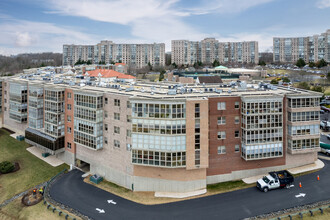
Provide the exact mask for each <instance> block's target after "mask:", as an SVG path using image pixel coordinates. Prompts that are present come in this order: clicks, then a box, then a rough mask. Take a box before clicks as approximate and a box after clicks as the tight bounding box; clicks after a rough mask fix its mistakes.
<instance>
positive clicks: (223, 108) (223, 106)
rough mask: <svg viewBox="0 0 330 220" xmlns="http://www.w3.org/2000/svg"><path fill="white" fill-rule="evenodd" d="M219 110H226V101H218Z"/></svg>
mask: <svg viewBox="0 0 330 220" xmlns="http://www.w3.org/2000/svg"><path fill="white" fill-rule="evenodd" d="M218 110H226V103H225V102H218Z"/></svg>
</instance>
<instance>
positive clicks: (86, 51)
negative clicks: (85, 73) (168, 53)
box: [63, 41, 165, 68]
mask: <svg viewBox="0 0 330 220" xmlns="http://www.w3.org/2000/svg"><path fill="white" fill-rule="evenodd" d="M79 59H80V60H83V61H90V62H91V63H95V64H98V63H100V62H102V63H106V64H109V63H112V62H115V63H125V64H128V65H129V66H132V67H136V68H141V67H144V66H147V65H148V63H149V62H150V64H151V65H155V66H164V65H165V44H164V43H160V44H157V43H154V44H116V43H114V42H112V41H101V42H100V43H98V44H97V45H63V65H74V64H75V63H76V62H77V61H78V60H79Z"/></svg>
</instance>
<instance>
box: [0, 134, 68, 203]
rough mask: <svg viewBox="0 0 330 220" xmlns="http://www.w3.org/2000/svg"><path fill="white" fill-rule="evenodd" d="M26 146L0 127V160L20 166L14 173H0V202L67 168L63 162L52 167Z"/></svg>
mask: <svg viewBox="0 0 330 220" xmlns="http://www.w3.org/2000/svg"><path fill="white" fill-rule="evenodd" d="M27 147H29V145H28V144H27V143H25V142H24V141H17V140H16V139H14V138H12V137H10V136H9V132H8V131H6V130H4V129H0V161H4V160H8V161H11V162H18V163H19V165H20V167H21V169H20V170H19V171H17V172H15V173H10V174H5V175H0V203H1V202H3V201H4V200H6V199H9V198H11V197H12V196H14V195H15V194H17V193H20V192H23V191H25V190H27V189H30V188H32V187H33V186H36V185H38V184H40V183H42V182H45V181H47V180H49V179H50V178H51V177H52V176H55V175H56V174H57V173H59V172H60V171H62V170H63V169H64V168H68V166H67V165H65V164H63V165H61V166H58V167H52V166H51V165H49V164H47V163H46V162H44V161H42V160H40V159H39V158H37V157H35V156H34V155H32V154H31V153H30V152H28V151H27V150H26V148H27Z"/></svg>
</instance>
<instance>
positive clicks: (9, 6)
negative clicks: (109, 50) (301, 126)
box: [0, 0, 330, 55]
mask: <svg viewBox="0 0 330 220" xmlns="http://www.w3.org/2000/svg"><path fill="white" fill-rule="evenodd" d="M327 29H330V0H1V1H0V54H4V55H11V54H17V53H23V52H47V51H51V52H62V45H63V44H96V43H98V42H99V41H101V40H112V41H114V42H116V43H125V42H127V43H153V42H164V43H165V44H166V50H167V51H170V48H171V40H174V39H187V40H201V39H203V38H205V37H215V38H217V39H219V40H220V41H248V40H256V41H259V51H266V50H269V49H271V47H272V38H273V37H274V36H291V37H294V36H309V35H314V34H320V33H324V32H325V31H326V30H327Z"/></svg>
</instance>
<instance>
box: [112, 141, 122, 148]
mask: <svg viewBox="0 0 330 220" xmlns="http://www.w3.org/2000/svg"><path fill="white" fill-rule="evenodd" d="M113 145H114V147H118V148H120V142H119V141H118V140H113Z"/></svg>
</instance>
